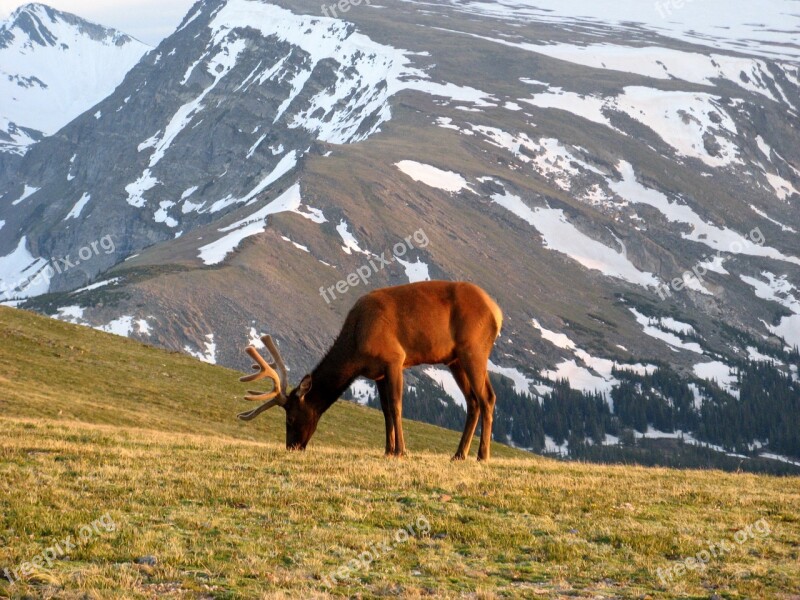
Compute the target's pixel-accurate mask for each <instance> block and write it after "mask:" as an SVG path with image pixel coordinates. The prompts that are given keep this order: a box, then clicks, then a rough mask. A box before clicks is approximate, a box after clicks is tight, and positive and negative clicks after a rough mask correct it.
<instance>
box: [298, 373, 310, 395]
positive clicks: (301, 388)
mask: <svg viewBox="0 0 800 600" xmlns="http://www.w3.org/2000/svg"><path fill="white" fill-rule="evenodd" d="M310 389H311V375H306V376H305V377H303V381H301V382H300V385H298V386H297V395H298V396H301V397H302V396H305V395H306V394H307V393H308V392H309V390H310Z"/></svg>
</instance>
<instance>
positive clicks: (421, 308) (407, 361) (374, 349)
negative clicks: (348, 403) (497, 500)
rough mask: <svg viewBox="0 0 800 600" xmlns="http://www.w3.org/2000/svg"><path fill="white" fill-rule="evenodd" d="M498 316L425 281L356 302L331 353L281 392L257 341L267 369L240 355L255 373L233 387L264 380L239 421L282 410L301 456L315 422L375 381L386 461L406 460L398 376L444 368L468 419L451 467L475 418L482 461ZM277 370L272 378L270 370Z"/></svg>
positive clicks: (281, 378)
mask: <svg viewBox="0 0 800 600" xmlns="http://www.w3.org/2000/svg"><path fill="white" fill-rule="evenodd" d="M502 323H503V313H502V311H501V310H500V307H499V306H498V305H497V304H496V303H495V301H494V300H492V299H491V298H490V297H489V295H488V294H487V293H486V292H485V291H483V290H482V289H481V288H479V287H478V286H476V285H473V284H471V283H466V282H447V281H426V282H419V283H411V284H407V285H401V286H397V287H390V288H383V289H379V290H375V291H373V292H370V293H368V294H366V295H365V296H362V297H361V298H360V299H359V300H358V301H356V303H355V305H354V306H353V308H352V309H351V310H350V312H349V313H348V315H347V318H346V319H345V322H344V325H343V326H342V330H341V332H340V333H339V335H338V337H337V338H336V341H334V343H333V346H332V347H331V349H330V350H329V351H328V353H327V354H326V355H325V357H324V358H323V359H322V360H321V361H320V363H319V364H318V365H317V366H316V368H315V369H314V370H313V371H312V372H311V373H310V374H308V375H306V376H305V377H303V379H302V380H301V381H300V383H299V384H298V385H297V387H296V388H294V389H293V390H292V391H291V392H289V391H288V386H287V383H288V380H287V377H286V366H285V364H284V362H283V359H282V358H281V356H280V353H279V352H278V349H277V347H276V346H275V343H274V342H273V340H272V338H271V337H270V336H268V335H267V336H263V337H262V338H261V339H262V341H263V342H264V345H265V346H266V348H267V350H269V352H270V354H272V357H273V360H274V361H275V362H274V363H268V362H267V361H266V360H265V359H264V358H263V357H262V356H261V355H260V354H259V352H258V350H257V349H256V348H255V347H254V346H252V345H251V346H248V347H247V348H246V350H245V351H246V352H247V353H248V354H249V355H250V356H251V357H252V358H253V360H255V362H256V364H255V365H253V369H255V370H257V371H258V372H257V373H254V374H252V375H248V376H245V377H242V378H240V381H257V380H260V379H271V380H272V382H273V384H274V387H273V389H272V391H270V392H267V393H262V392H253V391H251V392H250V393H249V395H248V396H245V398H246V399H247V400H254V401H262V400H266V401H267V402H265V403H264V404H262V405H261V406H259V407H258V408H256V409H254V410H251V411H249V412H246V413H242V414H240V415H239V418H240V419H242V420H245V421H249V420H251V419H254V418H255V417H257V416H258V415H260V414H261V413H262V412H264V411H266V410H268V409H270V408H272V407H274V406H280V407H282V408H283V409H284V410H285V411H286V447H287V449H290V450H304V449H305V447H306V445H307V444H308V442H309V440H310V439H311V436H312V435H313V434H314V431H315V430H316V428H317V423H318V422H319V419H320V417H321V416H322V415H323V414H324V413H325V411H326V410H328V408H330V407H331V405H332V404H333V403H334V402H336V401H337V400H338V399H339V396H340V395H341V394H342V393H343V392H344V391H345V390H346V389H347V388H348V387H350V384H351V383H352V382H353V380H355V379H356V378H357V377H365V378H367V379H371V380H373V381H375V383H376V386H377V388H378V393H379V395H380V400H381V408H382V409H383V416H384V419H385V422H386V456H395V457H400V456H404V455H405V454H406V445H405V440H404V438H403V423H402V416H403V370H404V369H406V368H408V367H413V366H416V365H421V364H443V365H446V366H447V367H448V368H449V369H450V372H451V373H452V374H453V377H454V378H455V380H456V382H457V383H458V387H459V388H460V389H461V391H462V392H463V394H464V398H465V399H466V402H467V420H466V424H465V426H464V433H463V435H462V436H461V443H460V444H459V445H458V450H456V453H455V455H454V456H453V460H464V459H465V458H466V457H467V456H468V455H469V448H470V444H471V443H472V438H473V436H474V435H475V429H476V427H477V425H478V417H479V416H480V418H481V440H480V446H479V450H478V460H479V461H488V460H489V453H490V444H491V435H492V420H493V414H494V405H495V393H494V390H493V389H492V385H491V383H490V382H489V376H488V372H487V364H488V360H489V354H490V353H491V351H492V347H493V346H494V342H495V340H496V339H497V336H498V335H499V334H500V328H501V326H502ZM276 369H277V371H276Z"/></svg>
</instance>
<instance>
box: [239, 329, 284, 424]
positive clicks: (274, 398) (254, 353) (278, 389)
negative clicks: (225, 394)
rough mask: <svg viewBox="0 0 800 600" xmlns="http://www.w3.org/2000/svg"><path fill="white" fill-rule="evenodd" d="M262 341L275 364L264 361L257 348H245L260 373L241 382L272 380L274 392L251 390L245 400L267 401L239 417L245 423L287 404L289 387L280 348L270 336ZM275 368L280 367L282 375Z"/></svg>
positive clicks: (241, 379) (264, 337)
mask: <svg viewBox="0 0 800 600" xmlns="http://www.w3.org/2000/svg"><path fill="white" fill-rule="evenodd" d="M261 341H262V342H264V345H265V346H266V347H267V350H269V353H270V354H271V355H272V358H273V359H274V360H275V362H274V363H268V362H267V361H266V360H264V357H262V356H261V354H259V352H258V350H257V349H256V348H255V346H248V347H247V348H245V352H247V353H248V354H249V355H250V356H251V358H252V359H253V360H254V361H256V364H254V365H253V369H255V370H256V371H258V372H257V373H253V374H252V375H245V376H244V377H240V378H239V381H243V382H248V381H259V380H261V379H271V380H272V384H273V386H272V391H270V392H259V391H253V390H249V391H248V395H247V396H245V400H252V401H259V400H267V401H268V402H266V403H265V404H262V405H261V406H259V407H258V408H256V409H254V410H251V411H249V412H244V413H241V414H240V415H239V418H240V419H242V420H243V421H249V420H250V419H254V418H256V417H257V416H258V415H260V414H261V413H262V412H264V411H265V410H269V409H270V408H272V407H273V406H284V405H285V404H286V386H287V379H286V365H285V364H284V363H283V359H282V358H281V355H280V353H279V352H278V348H277V347H276V346H275V342H273V341H272V337H271V336H269V335H265V336H262V337H261ZM275 367H278V370H279V371H280V375H279V374H278V373H277V372H276V371H275Z"/></svg>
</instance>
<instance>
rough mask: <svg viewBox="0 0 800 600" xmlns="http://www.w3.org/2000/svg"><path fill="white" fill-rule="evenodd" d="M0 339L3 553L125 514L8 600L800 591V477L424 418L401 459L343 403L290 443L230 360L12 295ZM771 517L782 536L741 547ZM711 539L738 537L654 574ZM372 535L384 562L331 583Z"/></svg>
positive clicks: (42, 545)
mask: <svg viewBox="0 0 800 600" xmlns="http://www.w3.org/2000/svg"><path fill="white" fill-rule="evenodd" d="M0 336H2V344H0V389H1V390H2V394H1V395H0V415H2V416H0V427H1V428H2V435H1V436H0V509H2V510H1V511H0V514H1V515H2V516H0V571H2V569H3V568H12V569H16V570H19V566H20V565H21V564H22V563H24V562H26V561H31V560H32V559H33V558H34V557H36V556H37V555H40V554H41V553H42V552H43V551H45V550H46V549H47V548H48V547H51V546H53V545H54V544H57V543H59V542H60V541H61V540H63V539H64V538H65V537H67V536H70V535H71V536H73V538H76V537H78V538H79V536H80V531H81V527H82V526H84V525H88V524H90V523H92V522H93V521H96V520H97V519H99V518H101V517H102V516H103V515H106V514H107V515H109V517H110V518H111V519H112V520H113V523H114V524H115V527H114V530H113V531H107V530H106V529H104V528H98V529H97V531H95V532H94V533H93V534H92V536H91V538H90V539H88V540H87V541H86V543H84V544H80V545H78V546H77V547H76V548H74V549H73V550H71V551H70V552H69V553H68V556H65V557H61V559H60V560H57V561H55V562H54V564H53V566H52V568H36V569H34V572H32V573H31V574H29V575H27V576H26V577H24V578H23V580H22V581H19V582H18V583H16V584H15V585H10V584H9V583H7V582H4V581H2V580H0V597H6V596H8V597H20V598H22V597H57V598H154V597H174V598H262V597H263V598H283V597H292V598H294V597H296V598H314V597H328V596H335V597H364V598H372V597H383V596H389V597H401V598H408V597H411V598H414V597H444V598H448V597H473V598H493V597H514V598H516V597H542V598H560V597H564V598H567V597H570V598H574V597H577V598H620V597H621V598H643V597H648V596H649V597H653V598H672V597H689V598H709V597H711V596H712V595H714V594H717V595H719V596H720V597H729V598H787V599H788V598H791V597H792V594H800V562H798V556H799V555H800V522H799V519H800V509H798V506H800V481H799V480H798V479H796V478H773V477H765V476H755V475H747V474H724V473H720V472H715V471H672V470H667V469H643V468H636V467H606V466H597V465H587V464H579V463H563V462H557V461H552V460H547V459H543V458H539V457H534V456H530V455H526V454H523V453H520V452H517V451H514V450H512V449H508V448H504V447H502V446H501V445H499V444H495V445H494V446H493V449H494V455H493V461H492V463H491V464H489V465H484V464H478V463H476V462H475V461H473V460H470V461H468V462H465V463H451V462H449V456H450V454H451V453H452V452H453V450H454V448H455V447H456V445H457V442H458V435H457V434H456V433H454V432H449V431H445V430H441V429H438V428H435V427H431V426H427V425H422V424H417V423H411V422H408V423H407V425H406V429H407V438H408V443H409V446H410V450H411V452H412V455H411V457H410V458H407V459H403V460H394V459H384V458H383V456H382V455H383V417H382V415H380V413H378V412H376V411H372V410H368V409H365V408H362V407H358V406H355V405H351V404H348V403H344V402H340V403H337V405H335V406H334V408H333V409H332V411H331V414H328V415H326V416H325V417H324V418H323V420H322V421H321V423H320V428H319V430H318V432H317V435H316V436H315V438H314V440H313V441H312V444H311V445H310V446H309V449H308V450H307V451H306V452H304V453H288V452H286V451H285V450H284V449H283V447H282V444H281V440H282V436H283V426H282V423H281V422H280V420H279V417H280V415H279V414H274V415H268V416H267V415H265V417H266V418H265V419H264V420H263V421H261V422H258V421H255V422H252V423H249V424H245V423H239V422H237V421H236V419H235V414H236V412H238V411H239V410H241V409H242V406H244V405H245V403H244V402H243V401H240V400H238V399H237V398H238V397H239V395H240V394H241V391H242V390H241V387H242V386H241V384H239V383H238V382H237V381H236V376H237V373H235V372H233V371H230V370H226V369H222V368H218V367H212V366H208V365H203V364H200V363H198V362H196V361H193V360H191V359H188V358H186V357H183V356H181V355H177V354H170V353H166V352H163V351H160V350H155V349H152V348H148V347H145V346H142V345H141V344H138V343H136V342H132V341H130V340H125V339H122V338H116V337H113V336H110V335H106V334H102V333H99V332H96V331H92V330H88V329H83V328H78V327H74V326H70V325H67V324H63V323H59V322H55V321H50V320H47V319H44V318H41V317H38V316H36V315H33V314H29V313H24V312H21V311H13V310H10V309H0ZM473 452H474V451H473ZM760 519H763V520H764V521H762V522H763V523H766V524H767V525H768V526H769V534H768V535H765V536H758V537H755V538H750V539H747V540H746V541H745V542H744V543H742V544H738V543H736V541H735V536H736V532H737V531H739V530H741V529H742V528H745V527H747V526H748V525H752V524H753V523H756V522H757V521H759V520H760ZM418 521H419V522H420V523H421V524H423V525H424V524H425V523H427V524H429V531H428V532H427V534H425V535H416V534H417V533H420V532H419V529H415V528H414V525H415V523H417V522H418ZM408 526H411V527H412V531H413V532H414V533H415V535H413V536H411V537H410V539H409V540H408V541H405V542H402V543H395V542H391V540H392V538H393V537H394V536H395V534H396V530H397V529H398V528H400V527H408ZM424 529H427V527H424ZM386 541H389V543H390V546H389V547H382V546H381V543H382V542H386ZM709 541H710V542H728V543H730V544H731V550H730V552H727V553H726V554H725V555H724V556H720V557H718V558H716V559H712V560H711V561H710V562H709V564H708V567H707V569H705V570H704V571H702V572H699V571H690V572H689V573H688V574H686V575H684V576H682V577H675V578H674V580H673V581H672V582H668V583H667V584H666V585H665V584H664V583H662V582H661V581H660V580H659V577H658V575H657V572H656V570H657V569H658V568H661V569H665V568H669V567H671V566H674V565H676V564H677V561H678V560H680V559H683V558H685V557H690V556H694V555H695V554H697V553H698V552H700V551H702V550H704V549H706V548H707V547H708V542H709ZM371 548H375V549H377V551H378V552H379V553H380V556H379V557H378V558H377V559H375V560H373V561H372V564H371V566H370V567H369V568H367V569H364V568H359V569H357V570H355V571H353V572H351V573H350V577H349V578H346V579H344V580H343V581H341V582H339V583H335V584H334V585H333V586H328V585H326V578H327V577H328V576H329V575H330V573H332V572H335V571H336V570H337V569H339V568H340V567H342V566H347V565H348V563H351V561H353V560H354V559H356V558H357V557H358V556H359V555H360V554H362V553H363V552H365V551H367V550H370V549H371ZM144 556H153V557H155V558H156V559H157V562H156V564H155V565H140V564H136V560H137V559H139V558H141V557H144ZM45 567H47V565H45Z"/></svg>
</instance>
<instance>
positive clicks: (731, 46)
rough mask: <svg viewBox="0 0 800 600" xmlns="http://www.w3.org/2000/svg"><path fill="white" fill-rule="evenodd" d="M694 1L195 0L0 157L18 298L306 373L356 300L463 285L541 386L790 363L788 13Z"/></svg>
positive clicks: (231, 361) (9, 263)
mask: <svg viewBox="0 0 800 600" xmlns="http://www.w3.org/2000/svg"><path fill="white" fill-rule="evenodd" d="M628 4H630V5H631V6H628V8H627V11H628V12H625V10H624V8H625V7H624V6H622V5H628ZM700 4H701V3H699V2H698V3H695V4H692V3H683V5H684V6H683V8H682V9H678V8H676V7H675V5H674V4H673V3H670V2H665V3H663V4H662V5H658V4H657V5H656V6H652V5H648V3H635V6H633V4H632V3H631V2H623V3H622V4H621V5H620V6H619V7H617V5H616V4H615V7H617V8H614V9H613V10H611V9H608V8H607V7H605V5H602V6H603V7H602V8H598V7H599V6H601V3H587V2H579V1H578V0H564V1H562V2H559V3H557V5H556V4H555V3H553V6H547V7H545V8H541V3H540V2H522V1H515V2H511V1H510V0H508V1H506V0H503V1H501V2H492V3H486V2H467V1H461V0H453V1H441V2H430V1H426V2H414V1H406V2H392V3H383V4H380V5H379V4H378V3H377V2H373V3H370V4H366V3H365V4H363V5H361V6H358V7H356V6H352V7H351V8H350V10H349V11H347V12H346V14H338V15H335V16H334V15H333V13H331V12H330V11H327V13H328V14H327V15H323V12H322V11H321V8H320V6H318V5H315V4H314V2H312V1H311V0H293V1H292V2H291V3H289V2H284V1H278V2H265V1H261V0H202V1H200V2H198V3H197V4H196V5H195V6H194V7H193V8H192V10H191V11H190V12H189V14H188V15H187V17H186V18H185V19H184V21H183V23H182V24H181V25H180V27H179V28H178V30H177V31H176V32H175V33H174V34H173V35H172V36H170V37H169V38H167V39H165V40H164V41H163V42H162V43H161V44H160V45H159V47H158V48H156V49H154V50H153V51H152V52H150V53H148V54H146V55H145V56H144V57H143V58H142V59H141V61H140V62H139V63H138V64H137V65H136V66H135V67H134V68H133V69H132V70H131V71H130V72H129V73H128V75H127V76H126V77H125V79H124V81H123V82H122V83H121V84H120V86H119V87H118V88H117V89H116V90H115V91H114V92H113V93H112V94H111V95H109V96H108V97H107V98H105V99H103V100H102V101H100V102H99V103H98V104H97V105H96V106H93V107H92V108H91V110H89V111H87V112H84V113H83V114H81V115H80V116H78V117H77V118H76V119H75V120H73V121H72V122H71V123H69V124H68V125H67V126H66V127H64V128H63V129H62V130H61V132H60V134H59V135H58V136H54V137H51V138H47V139H45V140H43V141H41V142H40V143H38V144H36V145H34V146H33V147H31V148H30V150H29V151H28V152H27V154H26V155H25V156H24V157H22V158H21V159H20V161H19V165H17V166H15V167H14V169H13V170H12V171H11V172H8V170H7V172H6V173H4V172H3V170H2V169H0V227H4V229H1V230H0V231H2V233H0V282H2V285H3V286H5V287H4V288H3V289H0V292H4V293H5V298H7V299H10V300H11V301H13V302H14V303H22V302H25V304H23V305H24V306H27V307H32V308H35V309H38V310H41V311H43V312H46V313H48V314H53V315H56V316H59V317H61V318H64V319H67V320H71V321H73V322H78V323H85V324H90V325H93V326H96V327H100V328H103V329H106V330H108V331H113V332H116V333H121V334H124V335H129V336H132V337H137V338H139V339H143V340H147V341H149V342H151V343H156V344H160V345H163V346H165V347H169V348H173V349H176V350H182V351H186V352H189V353H192V354H193V355H195V356H198V357H201V358H203V359H204V360H208V361H212V362H219V363H223V364H226V365H230V366H242V365H243V364H244V359H243V357H242V353H241V348H242V346H243V345H244V344H246V343H247V342H248V341H250V340H252V339H254V338H257V336H256V334H257V333H260V332H262V331H265V332H270V333H272V334H273V335H274V336H276V337H277V338H278V339H279V341H280V343H281V345H282V347H283V348H284V349H285V354H286V356H287V357H288V358H289V360H290V362H291V363H292V366H293V369H294V372H295V373H297V372H299V371H302V370H303V369H305V368H308V367H310V366H311V365H312V364H313V363H314V361H315V360H316V359H317V358H319V356H320V355H321V354H322V352H323V351H324V349H325V348H326V346H327V345H328V344H329V343H330V341H331V340H332V338H333V335H334V334H335V333H336V331H337V330H338V327H339V326H340V324H341V321H342V318H343V315H344V314H345V313H346V312H347V310H348V308H349V307H350V306H351V305H352V303H353V302H354V301H355V300H356V299H357V298H358V297H359V296H360V295H361V294H362V293H364V292H365V291H367V290H368V289H371V288H374V287H380V286H383V285H390V284H397V283H402V282H407V281H410V280H417V279H422V278H426V277H431V278H449V279H470V280H473V281H476V282H478V283H480V284H481V285H483V286H484V287H485V288H486V289H487V290H489V291H490V293H491V294H492V295H493V296H495V297H496V298H497V299H498V301H499V303H500V304H501V306H503V308H504V311H505V313H506V319H505V329H504V334H503V336H502V338H501V340H499V342H498V351H497V353H496V354H495V355H494V358H493V361H494V362H493V365H492V369H493V370H494V371H495V372H496V373H500V374H503V375H506V376H507V377H510V378H511V379H512V380H513V382H514V386H515V388H516V389H517V390H518V391H519V392H523V393H526V394H530V395H531V396H532V397H537V396H542V395H543V394H546V393H547V392H548V391H549V390H552V389H553V385H554V384H555V382H557V381H558V380H559V379H563V378H566V379H568V380H569V382H570V384H571V385H572V386H573V388H575V389H578V390H581V391H583V392H587V393H594V392H599V393H602V394H604V395H605V396H606V397H610V394H611V392H612V390H614V389H615V388H618V387H619V385H620V384H621V383H622V382H621V377H622V375H621V374H620V371H628V372H632V373H637V374H649V373H653V372H654V370H655V369H656V368H657V367H658V366H665V365H666V366H669V367H670V368H671V369H672V370H674V371H675V372H676V373H679V374H680V375H681V376H682V377H684V378H685V379H686V381H691V382H692V385H693V386H694V387H693V388H692V390H693V392H694V393H695V394H696V400H695V401H696V403H697V406H701V405H702V404H703V402H704V401H705V400H707V399H708V398H710V397H711V396H714V397H716V396H715V394H716V393H717V392H719V394H722V395H723V396H724V397H725V398H736V397H737V396H738V395H739V393H740V389H739V388H740V384H741V382H740V381H739V380H738V379H737V373H738V368H739V366H738V365H740V364H741V363H742V361H748V360H751V359H755V360H765V361H771V362H772V363H773V364H774V365H776V366H777V367H778V368H779V369H781V370H783V371H785V372H786V373H789V374H790V375H791V376H793V377H794V378H795V379H796V378H797V364H796V362H797V355H796V353H793V352H792V348H793V347H795V346H798V345H800V239H798V236H797V231H798V229H800V205H798V201H800V191H799V190H800V131H798V125H800V117H799V116H798V109H799V108H800V76H798V69H799V68H800V58H798V57H800V47H798V45H797V41H796V36H795V35H794V34H793V33H792V32H793V31H796V30H797V26H798V23H800V18H798V17H797V16H796V15H794V14H793V12H796V11H793V2H792V1H791V0H771V1H769V2H766V3H760V4H759V5H758V10H756V9H755V8H754V6H755V5H751V4H750V3H746V2H744V1H741V2H739V1H737V2H735V3H734V4H735V5H736V6H735V9H732V8H730V2H728V3H725V4H724V5H723V4H722V3H721V2H719V1H718V0H704V2H703V3H702V4H703V7H702V11H705V10H707V9H708V8H709V6H717V5H719V6H720V7H722V8H724V10H722V11H721V12H720V13H718V16H719V20H718V21H717V22H716V24H715V23H711V22H708V21H707V20H703V19H700V18H699V17H698V16H697V14H696V11H698V10H701V8H700ZM645 5H647V6H645ZM659 7H660V8H661V9H662V10H661V11H659V10H658V8H659ZM665 7H666V8H665ZM667 9H669V14H668V15H667V16H668V17H669V18H665V17H664V16H662V15H661V14H660V12H664V11H665V10H667ZM740 9H741V10H740ZM631 11H633V12H631ZM702 11H701V12H702ZM751 13H752V14H751ZM631 14H635V15H637V18H636V19H633V20H632V19H631V18H627V19H626V18H624V15H631ZM703 14H705V13H703ZM736 14H738V15H739V18H738V19H734V17H733V16H732V15H736ZM742 15H745V16H744V17H742ZM0 166H2V165H0ZM3 223H4V225H3ZM420 232H421V233H420ZM415 233H417V234H419V235H417V236H416V237H414V234H415ZM423 240H424V242H425V243H421V242H422V241H423ZM101 242H102V243H101ZM398 244H400V246H404V248H402V249H403V254H402V255H399V256H396V257H395V258H392V260H390V261H389V263H388V265H387V266H385V267H382V268H380V269H376V270H374V271H373V272H372V273H371V275H370V277H369V278H368V279H367V280H361V281H360V282H359V283H358V284H356V285H352V284H348V286H345V287H346V288H348V289H349V291H346V292H341V291H337V283H338V282H339V281H341V280H345V281H346V280H347V277H348V275H349V274H351V273H354V272H356V270H357V269H359V268H360V267H363V266H364V265H365V264H367V265H368V264H370V260H371V259H373V258H374V257H375V256H378V255H381V254H382V253H383V254H385V255H387V256H391V255H392V253H393V252H395V251H396V249H397V248H398V247H399V246H398ZM397 252H398V254H399V251H397ZM55 267H58V268H55ZM340 287H341V286H340ZM320 290H322V292H321V291H320ZM428 375H429V377H431V378H432V379H434V380H439V381H442V382H444V383H446V382H447V377H449V375H448V373H447V372H446V371H444V370H437V369H433V370H429V372H428ZM706 386H707V387H706Z"/></svg>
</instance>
